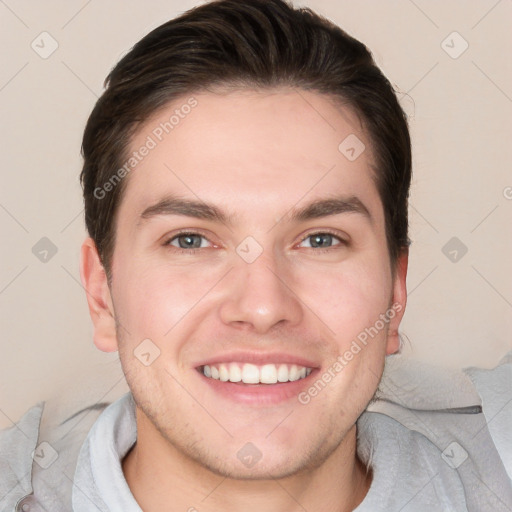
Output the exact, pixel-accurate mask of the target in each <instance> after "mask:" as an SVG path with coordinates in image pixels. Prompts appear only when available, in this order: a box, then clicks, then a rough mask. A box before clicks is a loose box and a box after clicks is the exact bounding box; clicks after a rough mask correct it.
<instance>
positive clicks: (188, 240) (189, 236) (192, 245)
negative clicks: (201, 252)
mask: <svg viewBox="0 0 512 512" xmlns="http://www.w3.org/2000/svg"><path fill="white" fill-rule="evenodd" d="M202 240H206V238H205V237H204V236H203V235H200V234H198V233H180V234H178V235H176V236H174V237H172V238H171V239H169V240H168V241H167V242H165V244H164V245H166V246H172V247H175V248H176V249H178V250H180V249H181V250H183V251H186V252H195V250H196V249H202V248H204V247H205V246H204V245H202ZM174 241H177V242H178V245H177V246H176V245H175V244H174V243H173V242H174Z"/></svg>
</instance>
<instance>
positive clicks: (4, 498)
mask: <svg viewBox="0 0 512 512" xmlns="http://www.w3.org/2000/svg"><path fill="white" fill-rule="evenodd" d="M43 410H44V402H40V403H38V404H36V405H34V406H33V407H31V408H30V409H29V410H28V411H27V412H26V413H25V414H24V415H23V417H22V418H21V419H20V420H19V421H18V422H17V423H16V424H14V425H13V426H12V427H10V428H7V429H4V430H0V510H5V511H10V510H14V509H15V506H16V503H17V501H18V500H19V499H20V498H22V497H23V496H25V495H27V494H29V493H30V492H32V482H31V477H30V476H31V469H32V453H33V452H34V450H35V449H36V446H37V439H38V436H39V425H40V421H41V416H42V414H43Z"/></svg>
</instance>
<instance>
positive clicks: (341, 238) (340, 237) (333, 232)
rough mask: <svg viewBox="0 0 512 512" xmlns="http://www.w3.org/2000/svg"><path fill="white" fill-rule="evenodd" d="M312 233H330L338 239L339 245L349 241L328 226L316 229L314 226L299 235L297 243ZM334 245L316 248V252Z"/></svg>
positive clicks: (312, 234)
mask: <svg viewBox="0 0 512 512" xmlns="http://www.w3.org/2000/svg"><path fill="white" fill-rule="evenodd" d="M314 235H332V236H333V237H335V238H337V239H338V240H339V242H340V244H339V245H347V244H348V243H349V242H348V240H347V239H346V238H345V237H343V235H341V234H340V233H339V232H338V231H336V230H333V229H329V228H324V229H316V228H315V229H313V230H312V231H307V232H306V233H304V234H303V235H301V237H300V239H299V242H298V244H301V243H302V242H304V240H306V239H307V238H309V237H311V236H314ZM334 247H337V246H333V247H327V248H324V249H322V248H318V249H317V251H316V252H319V251H322V250H329V249H333V248H334Z"/></svg>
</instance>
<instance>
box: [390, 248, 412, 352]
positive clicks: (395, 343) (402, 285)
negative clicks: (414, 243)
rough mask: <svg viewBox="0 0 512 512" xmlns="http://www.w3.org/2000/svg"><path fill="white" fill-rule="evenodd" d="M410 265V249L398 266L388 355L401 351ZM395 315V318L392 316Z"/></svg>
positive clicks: (406, 251) (399, 258)
mask: <svg viewBox="0 0 512 512" xmlns="http://www.w3.org/2000/svg"><path fill="white" fill-rule="evenodd" d="M408 263H409V248H408V247H405V248H403V249H402V251H401V252H400V255H399V257H398V261H397V265H396V273H395V281H394V283H393V298H392V301H391V306H390V308H391V309H392V310H393V312H390V314H389V317H390V318H391V319H390V321H389V329H388V338H387V342H386V355H391V354H396V353H397V352H398V351H399V350H400V335H399V332H398V328H399V326H400V322H401V321H402V318H403V316H404V313H405V306H406V304H407V285H406V280H407V267H408ZM392 315H393V316H392Z"/></svg>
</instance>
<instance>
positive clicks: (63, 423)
mask: <svg viewBox="0 0 512 512" xmlns="http://www.w3.org/2000/svg"><path fill="white" fill-rule="evenodd" d="M108 405H109V403H107V402H104V403H93V404H89V405H85V406H82V407H79V408H78V409H77V408H76V404H75V405H74V406H73V407H69V404H68V405H67V406H66V404H62V403H60V401H59V400H58V399H56V400H50V401H46V402H40V403H38V404H36V405H35V406H33V407H31V408H30V409H29V410H28V411H27V412H26V413H25V414H24V415H23V417H22V418H21V419H20V420H19V421H18V422H17V423H16V424H15V425H13V426H12V427H10V428H8V429H5V430H2V431H0V510H2V511H6V512H11V511H12V512H15V511H17V510H22V508H21V506H22V504H25V503H26V504H28V505H29V506H31V505H34V504H39V505H41V506H42V509H43V510H52V512H61V511H62V512H65V511H66V512H67V511H69V510H71V491H72V482H73V477H74V472H75V467H76V461H77V458H78V454H79V451H80V448H81V446H82V444H83V442H84V440H85V438H86V436H87V434H88V432H89V430H90V428H91V427H92V425H93V424H94V422H95V421H96V419H97V418H98V416H99V415H100V414H101V412H102V411H103V410H104V409H105V408H106V407H107V406H108ZM17 505H18V506H17ZM33 508H35V509H36V510H37V507H33ZM23 510H24V509H23Z"/></svg>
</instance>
